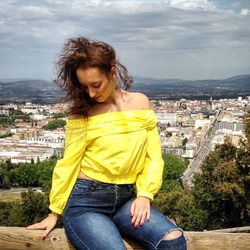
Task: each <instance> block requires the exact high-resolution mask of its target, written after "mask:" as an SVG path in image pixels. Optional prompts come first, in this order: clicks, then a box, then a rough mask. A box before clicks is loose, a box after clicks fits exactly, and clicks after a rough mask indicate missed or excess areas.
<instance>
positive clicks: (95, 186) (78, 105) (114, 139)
mask: <svg viewBox="0 0 250 250" xmlns="http://www.w3.org/2000/svg"><path fill="white" fill-rule="evenodd" d="M131 82H132V78H131V77H129V75H128V73H127V70H126V68H125V67H124V66H123V65H121V64H120V63H119V62H118V60H117V59H116V53H115V50H114V49H113V48H112V47H111V46H110V45H108V44H106V43H104V42H97V41H92V40H89V39H86V38H84V37H78V38H75V39H69V40H68V41H67V43H66V44H65V46H64V49H63V52H62V54H61V56H60V58H59V61H58V78H57V80H56V83H57V84H58V85H59V86H61V88H62V89H63V90H65V91H66V93H67V95H66V97H65V100H66V101H67V102H69V103H70V107H69V114H70V115H69V117H68V121H67V126H66V135H65V151H64V157H63V159H61V160H58V162H57V164H56V166H55V169H54V172H53V177H52V189H51V193H50V210H51V211H52V212H51V214H50V215H49V216H48V217H47V218H45V219H44V220H42V221H41V222H40V223H37V224H34V225H31V226H29V227H28V229H45V231H44V233H43V235H42V236H41V238H42V239H45V238H46V237H47V235H48V234H49V232H50V231H51V230H52V229H53V228H54V227H55V225H56V222H57V219H58V216H59V215H62V214H63V223H64V228H65V232H66V234H67V237H68V238H69V240H70V242H71V243H72V244H73V245H74V247H75V248H76V249H90V250H92V249H101V250H103V249H107V250H112V249H114V250H120V249H126V248H125V245H124V243H123V240H122V237H121V234H124V235H128V236H130V237H133V238H134V239H135V240H137V241H138V242H139V243H141V244H142V245H143V246H144V247H145V249H176V250H177V249H178V250H179V249H186V241H185V238H184V235H183V231H182V230H181V229H180V228H178V227H176V225H174V224H173V223H172V222H171V221H170V220H169V219H168V218H166V217H165V216H164V215H163V214H162V213H161V212H160V211H158V210H157V209H156V208H154V206H152V205H151V204H150V202H151V201H152V200H153V197H154V195H155V194H156V193H157V191H158V190H159V189H160V186H161V182H162V171H163V160H162V155H161V145H160V139H159V135H158V130H157V126H156V125H157V119H156V117H155V114H154V112H153V110H152V109H151V107H150V103H149V100H148V98H147V97H146V96H145V95H143V94H141V93H135V92H128V91H127V90H128V89H129V87H130V85H131Z"/></svg>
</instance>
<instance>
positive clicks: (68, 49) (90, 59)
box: [55, 37, 133, 118]
mask: <svg viewBox="0 0 250 250" xmlns="http://www.w3.org/2000/svg"><path fill="white" fill-rule="evenodd" d="M56 66H57V68H56V69H57V72H58V74H57V79H56V80H55V83H56V84H57V85H58V86H59V87H60V88H61V89H62V90H64V91H66V96H65V97H64V98H63V100H64V101H65V102H69V103H70V104H71V105H70V107H69V110H68V113H69V114H71V115H80V116H83V117H86V118H87V117H88V110H89V108H90V107H91V106H93V105H94V104H95V103H96V101H95V100H94V99H92V98H91V97H90V96H89V95H88V93H87V92H86V90H85V88H83V86H82V85H81V84H80V83H79V81H78V78H77V76H76V70H77V69H78V68H84V69H85V68H89V67H96V68H98V69H99V70H101V71H102V72H103V73H104V74H106V75H109V73H110V72H111V68H112V67H115V68H116V74H117V82H118V83H119V85H120V86H121V87H123V88H124V89H125V90H128V89H129V88H130V87H131V84H132V82H133V79H132V77H131V76H130V75H129V74H128V71H127V69H126V67H125V66H123V65H122V64H121V63H120V62H119V61H118V60H117V59H116V52H115V50H114V48H113V47H112V46H110V45H109V44H107V43H105V42H101V41H93V40H90V39H87V38H85V37H77V38H71V39H69V40H68V41H67V42H66V43H65V45H64V47H63V50H62V53H61V54H60V55H59V59H58V61H57V64H56ZM122 85H123V86H122Z"/></svg>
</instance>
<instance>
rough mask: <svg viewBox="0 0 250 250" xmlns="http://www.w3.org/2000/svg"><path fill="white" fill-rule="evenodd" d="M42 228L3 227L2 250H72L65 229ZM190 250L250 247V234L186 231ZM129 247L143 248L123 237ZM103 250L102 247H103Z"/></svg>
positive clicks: (0, 240) (226, 249)
mask: <svg viewBox="0 0 250 250" xmlns="http://www.w3.org/2000/svg"><path fill="white" fill-rule="evenodd" d="M42 232H43V231H42V230H27V229H26V228H24V227H0V249H1V250H24V249H25V250H27V249H31V250H52V249H60V250H72V249H74V248H73V247H72V245H71V244H70V243H69V241H68V239H67V237H66V235H65V233H64V229H54V230H53V231H52V232H51V233H50V234H49V236H48V237H47V238H46V239H45V240H41V239H40V238H39V236H40V235H41V233H42ZM184 234H185V237H186V239H187V245H188V250H235V249H237V250H248V249H249V250H250V233H224V232H214V231H207V232H190V231H188V232H187V231H186V232H185V233H184ZM124 242H125V244H126V247H127V249H130V250H132V249H143V248H142V247H141V246H139V245H138V244H136V243H134V242H132V241H130V240H127V239H124ZM100 250H101V249H100Z"/></svg>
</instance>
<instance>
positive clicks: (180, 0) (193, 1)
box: [169, 0, 216, 10]
mask: <svg viewBox="0 0 250 250" xmlns="http://www.w3.org/2000/svg"><path fill="white" fill-rule="evenodd" d="M169 5H170V6H171V7H174V8H180V9H183V10H197V9H202V10H215V9H216V8H215V5H214V4H212V3H211V2H209V1H208V0H170V1H169Z"/></svg>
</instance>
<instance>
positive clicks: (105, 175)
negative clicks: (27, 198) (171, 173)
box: [49, 109, 164, 214]
mask: <svg viewBox="0 0 250 250" xmlns="http://www.w3.org/2000/svg"><path fill="white" fill-rule="evenodd" d="M163 166H164V163H163V159H162V153H161V143H160V137H159V134H158V129H157V119H156V117H155V114H154V111H153V110H151V109H147V110H126V111H116V112H109V113H104V114H99V115H95V116H91V117H89V118H88V119H87V120H86V119H74V120H68V121H67V125H66V132H65V149H64V157H63V158H62V159H61V160H58V161H57V164H56V166H55V168H54V171H53V176H52V188H51V192H50V207H49V208H50V210H52V211H53V212H56V213H58V214H62V213H63V210H64V208H65V206H66V203H67V200H68V198H69V196H70V193H71V191H72V189H73V186H74V184H75V182H76V179H77V177H78V175H79V173H80V171H82V172H83V173H84V174H85V175H87V176H89V177H90V178H93V179H95V180H97V181H101V182H106V183H113V184H132V183H135V184H136V191H137V196H145V197H148V198H150V199H151V200H152V199H153V197H154V194H156V193H157V192H158V190H159V189H160V187H161V184H162V172H163Z"/></svg>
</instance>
